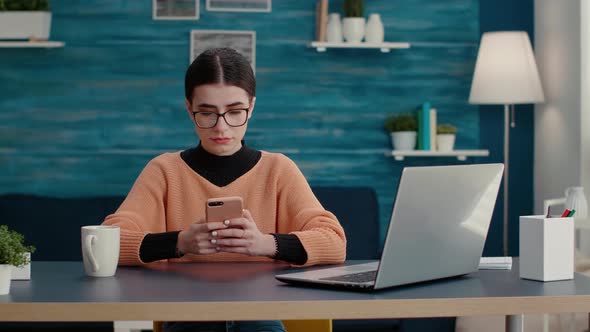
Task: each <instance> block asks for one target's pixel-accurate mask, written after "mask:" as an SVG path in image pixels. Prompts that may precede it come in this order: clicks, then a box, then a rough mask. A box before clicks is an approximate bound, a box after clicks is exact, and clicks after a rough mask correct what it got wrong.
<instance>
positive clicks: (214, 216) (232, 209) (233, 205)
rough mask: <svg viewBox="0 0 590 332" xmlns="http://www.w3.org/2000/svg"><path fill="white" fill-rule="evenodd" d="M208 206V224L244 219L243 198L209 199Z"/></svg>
mask: <svg viewBox="0 0 590 332" xmlns="http://www.w3.org/2000/svg"><path fill="white" fill-rule="evenodd" d="M206 204H207V206H206V208H205V211H206V212H205V214H206V217H207V222H223V221H224V220H227V219H233V218H241V217H242V197H238V196H231V197H219V198H209V199H208V200H207V203H206Z"/></svg>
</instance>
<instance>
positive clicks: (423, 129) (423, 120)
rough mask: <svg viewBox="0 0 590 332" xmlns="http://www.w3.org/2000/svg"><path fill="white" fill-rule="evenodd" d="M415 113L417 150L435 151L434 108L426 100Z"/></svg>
mask: <svg viewBox="0 0 590 332" xmlns="http://www.w3.org/2000/svg"><path fill="white" fill-rule="evenodd" d="M417 113H418V114H417V118H418V150H425V151H436V109H435V108H432V107H430V102H427V101H426V102H424V103H422V106H421V107H420V108H418V110H417Z"/></svg>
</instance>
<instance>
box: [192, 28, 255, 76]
mask: <svg viewBox="0 0 590 332" xmlns="http://www.w3.org/2000/svg"><path fill="white" fill-rule="evenodd" d="M190 38H191V40H190V45H191V46H190V47H191V49H190V61H189V63H192V62H193V60H194V59H195V58H196V57H197V56H198V55H199V54H201V53H202V52H203V51H205V50H207V49H210V48H217V47H230V48H233V49H235V50H236V51H238V52H239V53H240V54H242V55H243V56H245V57H246V59H248V61H249V62H250V65H251V66H252V70H253V71H254V72H256V31H250V30H191V35H190Z"/></svg>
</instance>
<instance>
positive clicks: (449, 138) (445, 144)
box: [436, 134, 455, 151]
mask: <svg viewBox="0 0 590 332" xmlns="http://www.w3.org/2000/svg"><path fill="white" fill-rule="evenodd" d="M454 146H455V134H438V135H436V150H437V151H453V147H454Z"/></svg>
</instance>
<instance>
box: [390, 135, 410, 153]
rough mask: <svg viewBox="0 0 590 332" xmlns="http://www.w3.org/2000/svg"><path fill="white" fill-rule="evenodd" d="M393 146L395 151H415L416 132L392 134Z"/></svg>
mask: <svg viewBox="0 0 590 332" xmlns="http://www.w3.org/2000/svg"><path fill="white" fill-rule="evenodd" d="M391 144H392V145H393V149H394V150H415V149H416V132H415V131H396V132H393V133H391Z"/></svg>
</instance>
